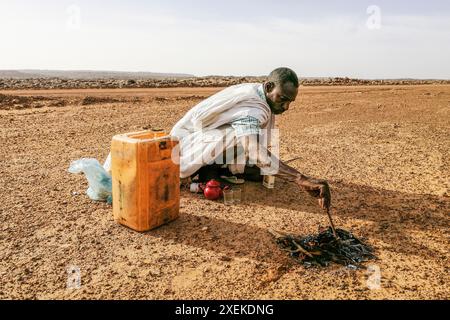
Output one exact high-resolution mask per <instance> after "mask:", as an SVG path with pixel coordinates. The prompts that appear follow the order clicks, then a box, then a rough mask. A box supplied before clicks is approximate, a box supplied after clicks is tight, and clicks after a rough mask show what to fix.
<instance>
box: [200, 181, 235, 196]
mask: <svg viewBox="0 0 450 320" xmlns="http://www.w3.org/2000/svg"><path fill="white" fill-rule="evenodd" d="M223 189H224V190H227V189H229V187H228V186H225V187H224V188H223ZM203 194H204V195H205V198H206V199H208V200H217V199H219V198H220V197H222V195H223V191H222V186H221V184H220V182H219V181H217V180H210V181H208V183H207V184H206V186H205V187H204V188H203Z"/></svg>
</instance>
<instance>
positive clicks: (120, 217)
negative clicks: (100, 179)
mask: <svg viewBox="0 0 450 320" xmlns="http://www.w3.org/2000/svg"><path fill="white" fill-rule="evenodd" d="M111 172H112V194H113V214H114V220H116V221H117V222H119V223H121V224H123V225H125V226H127V227H129V228H131V229H133V230H136V231H140V232H143V231H148V230H151V229H154V228H157V227H159V226H161V225H163V224H166V223H168V222H170V221H173V220H175V219H176V218H178V215H179V210H180V166H179V151H178V140H177V139H176V138H174V137H171V136H169V135H167V134H166V133H164V132H153V131H141V132H134V133H127V134H122V135H117V136H114V137H113V139H112V143H111Z"/></svg>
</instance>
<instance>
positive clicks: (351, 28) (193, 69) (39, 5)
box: [0, 0, 450, 79]
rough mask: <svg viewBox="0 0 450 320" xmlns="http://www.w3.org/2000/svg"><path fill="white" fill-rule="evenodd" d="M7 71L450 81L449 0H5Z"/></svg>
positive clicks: (0, 14)
mask: <svg viewBox="0 0 450 320" xmlns="http://www.w3.org/2000/svg"><path fill="white" fill-rule="evenodd" d="M0 39H1V42H0V43H1V44H0V69H52V70H113V71H149V72H174V73H191V74H194V75H199V76H202V75H211V74H219V75H265V74H267V73H269V72H270V71H271V70H272V69H274V68H276V67H279V66H287V67H291V68H292V69H294V70H295V71H296V72H297V73H298V74H299V76H305V77H320V76H348V77H358V78H403V77H410V78H442V79H450V1H448V0H442V1H438V0H430V1H417V0H416V1H414V0H412V1H403V0H397V1H395V0H390V1H386V0H373V1H365V0H354V1H331V0H330V1H312V0H311V1H301V0H284V1H283V0H278V1H275V0H273V1H270V0H259V1H255V0H239V1H237V0H227V1H223V0H221V1H216V0H209V1H207V0H190V1H187V0H166V1H163V0H147V1H143V0H142V1H138V0H133V1H98V0H90V1H84V0H83V1H65V0H58V1H56V0H53V1H50V0H41V1H31V0H28V1H24V0H11V1H5V0H0Z"/></svg>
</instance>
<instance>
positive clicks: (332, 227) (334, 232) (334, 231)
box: [327, 208, 339, 239]
mask: <svg viewBox="0 0 450 320" xmlns="http://www.w3.org/2000/svg"><path fill="white" fill-rule="evenodd" d="M327 215H328V219H330V224H331V230H333V235H334V237H335V238H336V239H339V238H338V236H337V234H336V228H335V227H334V223H333V219H332V218H331V213H330V208H327Z"/></svg>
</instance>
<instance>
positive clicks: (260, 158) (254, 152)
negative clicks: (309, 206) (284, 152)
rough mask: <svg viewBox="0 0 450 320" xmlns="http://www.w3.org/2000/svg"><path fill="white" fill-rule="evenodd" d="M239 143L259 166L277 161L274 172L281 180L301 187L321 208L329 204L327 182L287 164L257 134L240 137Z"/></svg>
mask: <svg viewBox="0 0 450 320" xmlns="http://www.w3.org/2000/svg"><path fill="white" fill-rule="evenodd" d="M240 139H241V144H242V145H243V146H244V149H246V150H247V152H248V158H249V160H250V161H251V162H252V163H255V164H256V165H257V166H258V167H259V168H261V169H262V170H264V168H267V167H271V164H273V163H278V172H277V173H276V174H275V176H276V177H279V178H281V179H283V180H286V181H289V182H293V183H295V184H296V185H298V186H299V187H300V188H301V189H303V190H305V191H307V192H308V193H309V194H310V195H311V196H313V197H315V198H317V199H318V201H319V205H320V207H321V208H322V209H327V208H329V207H330V205H331V192H330V187H329V185H328V182H327V181H325V180H321V179H315V178H312V177H308V176H306V175H304V174H302V173H301V172H299V171H298V170H297V169H295V168H293V167H291V166H289V165H287V164H286V163H284V162H282V161H281V160H279V159H278V158H277V157H276V156H275V155H273V154H272V153H271V152H270V151H269V150H268V149H267V148H266V147H265V146H263V145H262V144H260V143H259V142H258V138H257V136H253V137H252V136H245V137H241V138H240Z"/></svg>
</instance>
